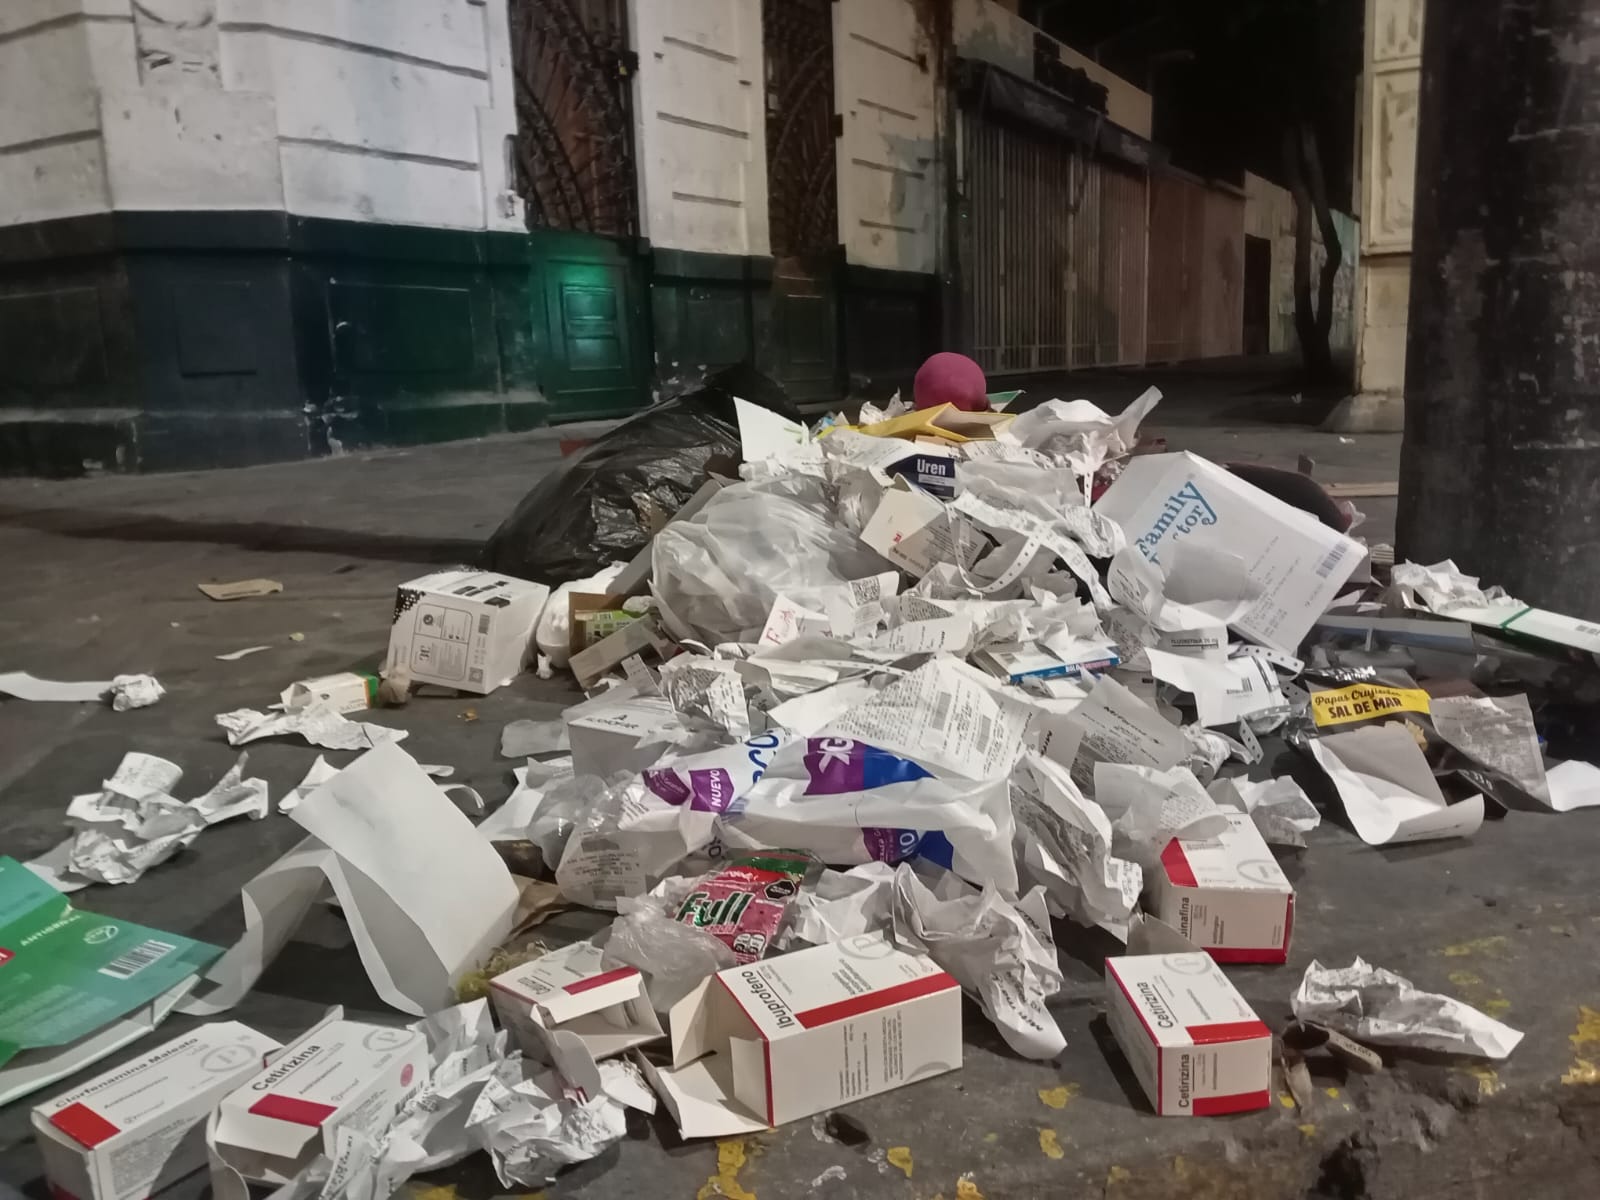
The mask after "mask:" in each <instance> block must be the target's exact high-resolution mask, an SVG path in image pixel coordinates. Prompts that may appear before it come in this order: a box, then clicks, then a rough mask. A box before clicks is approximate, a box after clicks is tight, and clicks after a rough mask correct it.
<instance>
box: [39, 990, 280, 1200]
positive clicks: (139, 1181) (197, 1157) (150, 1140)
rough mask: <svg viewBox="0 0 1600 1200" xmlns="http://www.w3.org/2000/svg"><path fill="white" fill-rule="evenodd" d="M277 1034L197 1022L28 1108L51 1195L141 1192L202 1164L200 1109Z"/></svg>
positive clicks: (82, 1198) (91, 1199)
mask: <svg viewBox="0 0 1600 1200" xmlns="http://www.w3.org/2000/svg"><path fill="white" fill-rule="evenodd" d="M276 1049H278V1043H277V1042H276V1041H274V1040H273V1039H272V1038H269V1037H267V1036H266V1035H265V1034H262V1033H257V1032H256V1031H255V1030H254V1029H251V1028H250V1027H249V1026H247V1025H241V1024H239V1023H238V1022H237V1021H222V1022H219V1023H217V1024H214V1025H202V1026H201V1027H200V1028H198V1029H196V1030H195V1031H194V1032H193V1033H189V1034H185V1035H184V1036H183V1037H181V1038H176V1039H174V1040H173V1041H170V1042H168V1043H167V1044H166V1045H164V1046H161V1047H160V1048H158V1049H156V1050H152V1051H151V1052H150V1053H149V1054H147V1055H145V1056H144V1057H143V1058H140V1059H135V1060H134V1061H133V1062H129V1063H124V1064H123V1065H122V1066H120V1067H117V1068H116V1069H115V1070H111V1071H107V1072H106V1073H105V1074H104V1075H101V1076H99V1077H98V1078H96V1079H92V1080H90V1081H89V1082H88V1083H86V1084H84V1085H83V1086H82V1087H76V1088H73V1089H72V1090H71V1091H70V1092H66V1093H64V1094H62V1095H60V1096H57V1097H56V1098H55V1099H53V1100H51V1101H50V1102H49V1103H47V1104H41V1105H39V1106H38V1107H37V1108H35V1109H34V1110H33V1132H34V1138H35V1140H36V1142H37V1144H38V1146H39V1153H40V1154H41V1155H42V1156H43V1158H44V1172H45V1176H46V1177H47V1178H48V1179H49V1180H50V1190H51V1193H52V1194H53V1195H54V1196H55V1197H57V1200H144V1197H146V1196H151V1195H154V1194H155V1193H156V1192H159V1191H160V1190H161V1189H162V1188H164V1187H166V1186H167V1185H169V1184H171V1183H174V1182H176V1181H177V1180H179V1179H182V1178H183V1177H184V1176H185V1175H188V1174H190V1173H191V1172H194V1171H198V1170H199V1169H200V1168H201V1167H203V1166H205V1165H206V1138H205V1124H206V1117H207V1116H208V1115H210V1113H211V1110H212V1109H213V1108H215V1107H216V1105H217V1102H218V1101H219V1100H221V1099H222V1098H223V1097H224V1096H225V1095H227V1094H228V1093H229V1092H231V1091H232V1090H233V1089H234V1088H235V1087H236V1086H238V1085H239V1084H240V1083H241V1082H243V1081H244V1080H246V1079H248V1078H249V1077H250V1076H252V1075H254V1074H255V1073H256V1072H258V1071H260V1070H261V1063H262V1059H263V1058H265V1057H266V1055H268V1054H270V1053H271V1052H272V1051H274V1050H276Z"/></svg>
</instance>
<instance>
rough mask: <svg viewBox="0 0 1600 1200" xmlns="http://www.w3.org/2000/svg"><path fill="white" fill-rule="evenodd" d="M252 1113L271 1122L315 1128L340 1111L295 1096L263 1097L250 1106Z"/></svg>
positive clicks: (328, 1105) (327, 1105)
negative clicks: (285, 1122) (283, 1122)
mask: <svg viewBox="0 0 1600 1200" xmlns="http://www.w3.org/2000/svg"><path fill="white" fill-rule="evenodd" d="M250 1111H251V1112H252V1113H254V1114H255V1115H256V1116H258V1117H266V1118H267V1119H268V1120H270V1121H288V1122H289V1123H290V1124H291V1125H310V1126H312V1127H313V1128H315V1127H317V1126H320V1125H321V1124H322V1123H323V1122H324V1121H326V1120H327V1119H328V1118H329V1117H331V1116H333V1114H334V1113H336V1112H338V1111H339V1110H338V1109H337V1108H334V1107H333V1106H332V1105H331V1104H318V1103H317V1102H316V1101H314V1100H297V1099H295V1098H294V1097H293V1096H263V1097H261V1099H259V1100H257V1101H256V1102H255V1103H254V1104H252V1105H251V1106H250Z"/></svg>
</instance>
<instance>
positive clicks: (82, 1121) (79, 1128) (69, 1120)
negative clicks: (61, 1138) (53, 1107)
mask: <svg viewBox="0 0 1600 1200" xmlns="http://www.w3.org/2000/svg"><path fill="white" fill-rule="evenodd" d="M50 1124H52V1125H54V1126H55V1127H56V1128H57V1129H59V1130H61V1132H62V1133H64V1134H66V1135H67V1136H68V1137H69V1138H71V1139H72V1140H73V1141H75V1142H77V1143H78V1145H80V1146H86V1147H88V1148H89V1149H90V1150H93V1149H94V1148H95V1147H96V1146H98V1145H99V1144H100V1143H101V1142H108V1141H110V1140H111V1139H112V1138H114V1137H116V1136H117V1134H119V1133H121V1132H122V1130H120V1129H118V1128H117V1127H116V1126H115V1125H113V1124H112V1123H111V1122H110V1121H108V1120H106V1119H105V1118H104V1117H102V1116H101V1115H100V1114H99V1113H97V1112H95V1110H94V1109H92V1108H90V1107H89V1106H88V1105H87V1104H69V1105H67V1107H65V1108H63V1109H62V1110H61V1111H60V1112H58V1113H56V1115H55V1116H53V1117H51V1118H50Z"/></svg>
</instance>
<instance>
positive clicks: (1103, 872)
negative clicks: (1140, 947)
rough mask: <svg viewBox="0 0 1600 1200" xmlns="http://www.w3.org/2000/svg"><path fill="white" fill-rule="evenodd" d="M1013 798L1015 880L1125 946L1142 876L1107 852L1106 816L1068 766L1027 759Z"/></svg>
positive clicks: (1034, 757) (1014, 778)
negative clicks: (1031, 886) (1032, 886)
mask: <svg viewBox="0 0 1600 1200" xmlns="http://www.w3.org/2000/svg"><path fill="white" fill-rule="evenodd" d="M1011 795H1012V805H1013V811H1014V812H1015V814H1016V823H1017V838H1016V841H1017V845H1016V849H1017V861H1018V864H1019V867H1020V873H1021V874H1022V875H1024V876H1025V877H1026V879H1028V880H1031V881H1033V882H1034V883H1037V884H1042V885H1043V886H1044V888H1045V892H1046V894H1047V895H1048V896H1049V899H1050V903H1051V908H1052V910H1053V911H1055V912H1056V913H1057V914H1058V915H1061V916H1066V917H1071V918H1072V919H1073V920H1074V921H1077V922H1078V923H1079V924H1080V925H1086V926H1089V927H1091V928H1092V927H1095V926H1098V927H1099V928H1101V929H1104V930H1105V931H1106V932H1108V933H1110V934H1112V935H1113V936H1115V937H1119V938H1122V939H1124V940H1126V939H1127V936H1128V920H1129V918H1130V917H1131V916H1132V915H1133V906H1134V905H1135V904H1137V903H1138V901H1139V892H1140V889H1141V888H1142V886H1143V883H1144V872H1143V870H1142V869H1141V868H1140V867H1139V865H1138V864H1137V863H1134V862H1129V861H1127V860H1126V859H1123V858H1119V857H1118V856H1117V855H1115V854H1113V853H1112V850H1111V840H1112V831H1111V821H1110V819H1109V818H1108V817H1107V816H1106V814H1105V810H1104V809H1102V808H1101V807H1100V806H1099V805H1098V804H1096V803H1095V802H1094V801H1093V800H1088V799H1086V798H1085V797H1084V795H1083V793H1082V792H1080V791H1079V790H1078V787H1077V785H1076V784H1074V783H1073V782H1072V776H1071V774H1070V773H1069V772H1068V771H1067V769H1066V768H1065V767H1063V766H1061V765H1060V764H1059V763H1056V762H1052V761H1051V760H1050V759H1048V758H1043V757H1041V756H1039V755H1037V754H1032V753H1030V754H1026V755H1024V756H1023V759H1022V765H1021V766H1020V767H1019V768H1018V770H1017V772H1016V773H1015V774H1014V775H1013V776H1012V788H1011Z"/></svg>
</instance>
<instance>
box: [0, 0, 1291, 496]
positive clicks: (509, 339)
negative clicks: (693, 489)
mask: <svg viewBox="0 0 1600 1200" xmlns="http://www.w3.org/2000/svg"><path fill="white" fill-rule="evenodd" d="M1015 7H1016V6H1015V4H1014V3H1011V4H1002V3H995V2H994V0H137V2H135V0H11V2H10V3H9V4H7V5H4V6H0V470H9V471H30V472H53V473H57V472H64V473H72V472H77V471H82V470H86V469H95V468H105V469H169V468H176V467H193V466H216V465H229V464H237V463H247V462H258V461H267V460H272V459H283V458H293V457H300V456H306V455H314V454H321V453H336V452H339V451H340V450H341V449H349V448H354V447H358V446H364V445H395V444H406V443H413V442H421V441H430V440H439V439H443V438H452V437H464V436H475V435H480V434H485V433H493V432H501V431H511V430H521V429H527V428H530V427H533V426H536V425H542V424H548V423H555V422H561V421H569V420H577V419H584V418H594V417H606V416H616V415H621V414H624V413H627V412H629V411H632V410H634V409H636V408H638V407H640V406H641V405H642V404H644V403H647V402H648V400H649V398H650V397H651V395H653V394H659V393H660V392H661V391H662V390H663V389H667V388H671V387H672V386H674V384H675V383H676V382H677V381H679V380H681V379H685V378H691V377H693V376H695V375H697V374H699V373H700V372H701V371H702V370H703V369H705V368H708V367H714V366H717V365H721V364H726V363H731V362H737V361H749V362H752V363H754V364H755V365H756V366H758V367H759V368H761V369H763V370H765V371H767V372H768V373H770V374H772V375H773V376H775V377H776V378H778V379H779V380H780V381H781V382H782V383H783V384H784V385H785V387H786V388H787V389H788V390H789V392H790V393H791V395H793V396H794V397H795V398H796V399H797V400H798V401H799V402H801V403H802V404H812V405H817V406H821V405H825V404H829V403H836V402H837V401H838V398H839V397H840V396H841V395H842V394H843V393H845V392H846V391H848V390H849V389H850V388H851V386H852V383H853V382H854V381H859V380H860V379H861V378H863V377H866V378H870V379H874V380H893V381H899V380H904V379H906V378H908V377H909V375H910V373H911V372H912V371H914V369H915V367H916V366H917V364H918V363H919V362H920V361H921V360H922V358H923V357H925V356H926V354H928V353H929V352H931V351H932V350H934V349H938V348H941V347H952V348H964V349H967V350H969V352H971V353H973V354H974V356H975V357H977V358H978V359H979V361H980V362H982V363H983V364H984V366H985V367H986V368H987V369H989V370H990V371H991V372H993V373H995V374H997V375H1025V374H1028V373H1036V372H1040V371H1056V370H1064V369H1072V368H1078V367H1085V366H1105V365H1113V364H1118V365H1138V364H1143V363H1150V362H1170V361H1180V360H1187V359H1194V358H1203V357H1215V356H1223V355H1237V354H1241V353H1243V352H1245V350H1246V349H1247V348H1253V347H1247V344H1246V341H1247V338H1246V325H1247V320H1246V313H1247V311H1254V310H1255V309H1259V308H1260V305H1261V301H1260V298H1259V296H1257V295H1256V294H1255V293H1256V292H1257V291H1259V285H1260V284H1261V279H1260V278H1257V276H1258V275H1259V268H1260V265H1261V264H1260V262H1259V259H1260V255H1259V254H1257V253H1253V252H1251V251H1250V250H1249V242H1250V236H1253V235H1251V234H1249V232H1248V229H1247V226H1250V228H1255V226H1251V225H1250V223H1251V222H1252V221H1255V223H1256V225H1261V222H1262V220H1266V221H1267V222H1268V223H1272V222H1276V224H1274V225H1273V229H1274V230H1276V232H1275V233H1274V234H1273V235H1272V236H1273V239H1274V244H1273V247H1272V249H1271V253H1270V256H1269V257H1270V259H1271V263H1270V265H1269V267H1268V270H1267V274H1266V275H1265V276H1264V277H1263V278H1265V279H1266V281H1267V286H1268V288H1269V290H1270V289H1271V288H1276V287H1277V286H1278V284H1277V280H1278V279H1279V278H1280V276H1281V274H1282V265H1283V264H1284V263H1287V261H1288V259H1287V258H1285V257H1283V254H1284V252H1283V251H1282V249H1281V245H1280V243H1281V236H1280V235H1281V232H1282V222H1281V220H1280V219H1279V218H1278V217H1269V218H1259V214H1256V215H1252V214H1253V206H1255V207H1259V205H1260V204H1261V203H1263V201H1262V200H1261V197H1262V196H1267V195H1268V191H1269V190H1270V188H1271V185H1265V184H1264V181H1262V182H1263V184H1264V186H1263V187H1262V188H1259V189H1256V191H1255V192H1252V190H1251V188H1250V187H1247V188H1245V189H1243V190H1241V189H1238V188H1232V187H1228V186H1226V185H1222V184H1218V183H1215V182H1212V181H1205V180H1199V179H1195V178H1192V177H1188V176H1185V175H1183V174H1182V173H1180V172H1177V171H1175V170H1172V169H1171V168H1170V167H1169V166H1168V165H1167V164H1166V161H1165V155H1164V154H1163V152H1162V151H1161V149H1160V147H1158V146H1155V145H1153V144H1152V142H1151V141H1150V131H1151V99H1150V96H1149V95H1148V94H1147V93H1145V92H1143V91H1141V90H1140V89H1138V88H1136V87H1134V86H1133V85H1131V84H1129V83H1128V82H1126V81H1125V80H1121V79H1119V78H1117V77H1116V76H1114V75H1112V74H1110V73H1109V72H1107V71H1106V70H1105V69H1104V68H1102V67H1100V66H1098V65H1097V64H1095V63H1093V62H1090V61H1089V60H1087V59H1085V58H1083V57H1082V56H1081V55H1079V54H1077V53H1075V52H1074V51H1073V50H1071V49H1070V48H1069V47H1065V46H1062V45H1061V44H1060V43H1057V42H1054V41H1053V40H1052V39H1050V38H1047V37H1045V36H1044V35H1043V34H1041V33H1040V32H1039V31H1038V30H1036V29H1034V28H1033V27H1032V26H1030V25H1028V24H1027V23H1025V22H1023V21H1021V20H1020V18H1018V17H1017V15H1016V13H1015V12H1014V11H1013V9H1014V8H1015ZM1257 193H1259V195H1258V194H1257ZM1276 202H1277V201H1276V200H1274V201H1273V203H1276ZM1274 211H1276V210H1274ZM1262 228H1265V226H1262ZM1262 236H1265V235H1264V234H1263V235H1262ZM1252 262H1254V263H1255V268H1256V273H1255V274H1253V273H1252V266H1251V264H1252ZM1267 304H1268V306H1269V309H1270V311H1271V312H1272V313H1273V314H1275V315H1274V316H1273V318H1272V320H1271V322H1270V324H1271V329H1270V330H1269V331H1268V336H1267V338H1266V344H1265V346H1264V347H1262V349H1264V350H1277V349H1280V348H1282V345H1281V343H1282V338H1281V336H1280V333H1281V331H1280V330H1279V326H1281V324H1282V308H1281V305H1282V301H1281V297H1277V295H1276V292H1273V294H1272V295H1271V296H1269V297H1268V300H1267ZM1252 306H1254V307H1253V308H1252ZM1290 325H1291V327H1292V318H1291V321H1290ZM1257 340H1259V339H1257Z"/></svg>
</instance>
